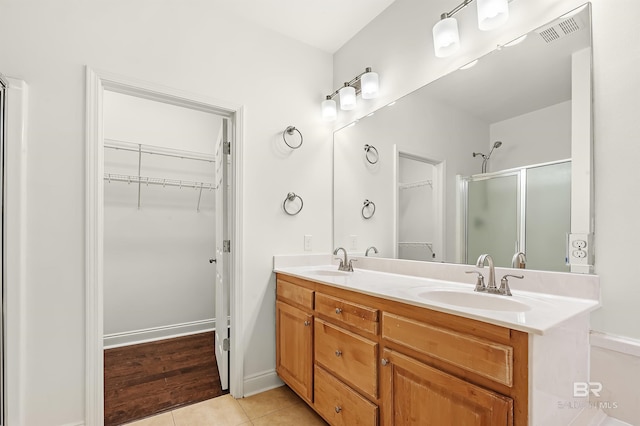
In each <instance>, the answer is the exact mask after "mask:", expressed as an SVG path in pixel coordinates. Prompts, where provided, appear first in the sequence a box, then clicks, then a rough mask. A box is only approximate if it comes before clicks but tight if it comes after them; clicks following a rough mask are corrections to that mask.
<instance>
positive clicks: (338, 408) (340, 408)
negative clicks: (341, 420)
mask: <svg viewBox="0 0 640 426" xmlns="http://www.w3.org/2000/svg"><path fill="white" fill-rule="evenodd" d="M340 411H342V407H340V406H339V405H337V406H336V413H339V412H340Z"/></svg>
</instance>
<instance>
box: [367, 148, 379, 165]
mask: <svg viewBox="0 0 640 426" xmlns="http://www.w3.org/2000/svg"><path fill="white" fill-rule="evenodd" d="M372 151H373V154H372V155H371V157H373V159H371V158H370V157H369V154H371V152H372ZM364 152H365V154H364V158H366V159H367V162H368V163H369V164H376V163H377V162H378V160H379V159H380V155H379V154H378V150H377V149H376V147H375V146H373V145H369V144H366V145H365V146H364Z"/></svg>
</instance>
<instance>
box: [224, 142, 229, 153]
mask: <svg viewBox="0 0 640 426" xmlns="http://www.w3.org/2000/svg"><path fill="white" fill-rule="evenodd" d="M224 153H225V155H231V142H225V143H224Z"/></svg>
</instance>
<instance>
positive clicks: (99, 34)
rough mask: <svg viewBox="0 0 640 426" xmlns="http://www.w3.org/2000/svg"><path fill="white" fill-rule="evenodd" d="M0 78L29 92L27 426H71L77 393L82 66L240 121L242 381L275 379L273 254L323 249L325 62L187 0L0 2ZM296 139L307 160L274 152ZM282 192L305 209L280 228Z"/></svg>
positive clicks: (326, 214) (327, 153)
mask: <svg viewBox="0 0 640 426" xmlns="http://www.w3.org/2000/svg"><path fill="white" fill-rule="evenodd" d="M2 19H3V23H2V25H1V26H0V40H3V41H5V42H3V43H2V44H1V45H0V58H1V59H0V69H2V72H3V73H4V74H5V75H7V76H11V77H16V78H22V79H24V80H25V81H26V82H27V83H28V84H29V87H30V97H29V113H30V122H29V128H28V133H29V145H30V156H29V164H28V182H27V191H28V205H29V212H28V214H27V217H26V221H27V226H28V229H29V233H28V240H27V262H28V264H27V270H28V276H27V279H26V288H25V289H24V294H25V301H24V305H25V312H26V314H25V323H26V325H25V329H26V333H25V335H24V336H23V337H22V338H23V339H25V340H26V345H25V346H26V347H27V348H28V351H27V353H26V354H25V357H24V366H25V371H26V372H27V373H26V376H25V377H23V378H22V379H23V383H22V384H23V385H24V388H25V394H26V395H28V398H25V400H24V401H23V404H24V417H23V418H24V423H23V424H22V425H21V426H39V425H43V424H47V425H65V424H77V423H79V422H82V421H83V418H84V393H85V389H84V383H85V365H84V357H85V337H84V336H85V327H84V320H85V289H84V285H85V257H84V253H85V232H84V229H85V228H84V226H85V225H84V215H85V184H84V181H85V145H84V144H85V140H84V111H85V65H89V66H91V67H93V68H96V69H101V70H105V71H109V72H113V73H117V74H121V75H124V76H127V77H131V78H137V79H141V80H146V81H150V82H153V83H157V84H161V85H164V86H168V87H173V88H176V89H180V90H185V91H189V92H194V93H199V94H202V95H204V96H209V97H212V98H217V99H223V100H226V101H228V102H233V103H235V104H241V105H244V106H245V107H246V110H245V111H246V114H245V118H246V128H245V144H246V151H245V157H244V158H245V164H244V188H243V191H244V193H245V194H247V196H246V197H245V199H244V207H245V213H244V217H242V218H240V220H241V221H242V222H243V225H244V245H245V248H246V250H245V255H244V258H243V259H242V261H243V263H244V270H243V288H242V292H243V295H244V296H243V302H244V306H243V311H244V318H243V329H242V330H240V331H239V333H238V335H239V336H242V338H243V339H244V342H245V347H246V354H247V356H246V358H245V363H244V366H243V367H244V372H245V376H246V377H247V378H250V377H255V376H259V375H261V374H263V373H266V374H269V373H270V372H273V370H274V367H275V343H274V341H275V320H274V318H275V291H274V288H275V283H274V281H275V280H274V278H273V276H272V273H271V267H272V266H271V265H272V256H273V254H274V253H283V252H284V253H286V252H302V251H303V235H304V234H311V235H313V238H314V241H313V248H314V251H319V252H327V251H328V250H329V249H330V248H331V220H330V218H331V133H330V130H331V129H329V128H327V127H325V125H324V124H321V122H320V120H319V106H318V100H319V99H322V96H323V95H324V94H326V93H327V92H329V91H330V90H331V88H332V82H331V66H332V58H331V56H330V55H329V54H327V53H324V52H321V51H319V50H316V49H313V48H310V47H308V46H306V45H303V44H302V43H299V42H296V41H292V40H290V39H287V38H285V37H283V36H281V35H278V34H276V33H273V32H269V31H266V30H261V29H258V28H256V27H255V25H252V24H249V23H247V21H245V20H243V19H242V18H241V17H239V16H233V15H229V14H225V13H222V12H221V11H220V10H218V9H216V7H215V4H214V3H212V2H209V1H205V0H194V1H191V2H189V3H188V4H185V3H184V2H181V1H178V0H164V1H151V0H142V1H139V2H129V1H124V0H115V1H111V2H84V1H78V0H61V1H57V2H45V1H35V0H27V1H12V0H3V2H2ZM290 124H292V125H295V126H296V127H298V128H300V129H301V131H302V132H303V133H304V136H305V142H304V146H303V148H301V149H299V150H297V151H295V152H290V151H287V150H284V149H283V148H282V142H281V139H279V138H280V134H281V132H282V131H283V130H284V128H285V127H286V126H287V125H290ZM288 191H295V192H297V193H300V194H301V195H302V196H303V197H304V198H305V209H304V210H303V212H302V213H301V214H299V215H298V216H296V217H293V218H291V217H289V216H286V215H285V214H284V213H283V212H282V211H281V203H282V200H283V199H284V197H285V195H286V193H287V192H288Z"/></svg>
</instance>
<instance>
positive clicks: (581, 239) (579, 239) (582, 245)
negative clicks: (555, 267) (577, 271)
mask: <svg viewBox="0 0 640 426" xmlns="http://www.w3.org/2000/svg"><path fill="white" fill-rule="evenodd" d="M590 238H591V235H589V234H579V233H574V234H569V242H568V243H569V245H568V250H567V252H568V254H569V264H570V265H571V266H572V267H578V268H580V267H582V266H588V265H590V264H591V262H592V260H593V253H591V250H592V249H591V242H590V241H591V239H590ZM572 270H573V268H572Z"/></svg>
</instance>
